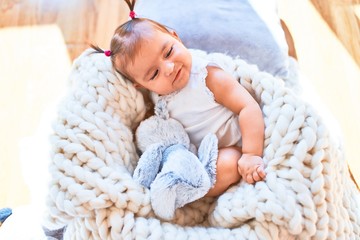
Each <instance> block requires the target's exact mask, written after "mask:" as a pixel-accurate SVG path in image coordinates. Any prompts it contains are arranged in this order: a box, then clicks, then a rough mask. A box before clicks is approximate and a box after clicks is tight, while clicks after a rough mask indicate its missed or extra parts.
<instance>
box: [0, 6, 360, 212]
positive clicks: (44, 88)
mask: <svg viewBox="0 0 360 240" xmlns="http://www.w3.org/2000/svg"><path fill="white" fill-rule="evenodd" d="M126 9H127V8H126V7H125V5H124V3H123V1H119V0H107V1H101V0H72V1H62V0H51V1H50V0H0V83H1V87H0V123H1V124H0V133H1V139H0V208H3V207H11V208H14V207H17V206H21V205H26V204H29V203H30V202H37V201H42V200H43V194H44V193H43V191H42V190H43V189H44V188H46V181H44V179H46V178H45V177H46V175H47V164H48V159H49V152H50V149H49V146H48V140H47V137H48V134H49V133H50V132H51V121H52V120H53V118H54V112H55V111H56V104H57V102H58V101H59V99H60V98H61V97H62V96H63V94H64V92H65V91H66V86H67V78H68V74H69V72H70V69H71V63H72V61H73V60H74V59H75V58H76V57H77V56H79V54H81V52H82V51H84V49H86V48H87V47H88V45H89V43H95V44H98V45H99V46H100V47H103V48H105V49H106V48H108V46H109V40H110V38H111V36H112V33H113V31H114V29H115V27H116V26H118V25H119V24H120V23H122V22H124V21H125V20H127V18H128V14H127V12H126ZM278 11H279V15H280V17H281V18H282V19H283V20H284V21H285V22H286V24H287V26H288V28H289V30H290V32H291V34H292V36H293V38H294V42H295V48H296V51H297V56H298V62H299V67H300V71H301V73H302V74H303V75H304V79H305V80H304V82H303V83H302V84H303V85H304V86H305V87H304V91H305V94H306V93H312V94H311V96H312V99H311V102H312V103H313V104H314V105H317V107H319V108H321V110H322V111H323V112H324V118H326V120H328V121H329V122H331V124H332V127H333V129H334V131H336V132H337V133H338V134H339V137H340V138H342V142H343V144H344V148H345V154H346V159H347V161H348V163H349V166H350V169H351V171H352V173H353V174H354V177H355V178H356V180H357V182H360V160H359V156H360V146H357V144H358V143H360V141H359V140H358V138H359V137H360V124H359V123H360V121H359V119H360V107H359V104H360V30H359V26H360V0H317V1H316V0H278ZM34 186H35V187H34Z"/></svg>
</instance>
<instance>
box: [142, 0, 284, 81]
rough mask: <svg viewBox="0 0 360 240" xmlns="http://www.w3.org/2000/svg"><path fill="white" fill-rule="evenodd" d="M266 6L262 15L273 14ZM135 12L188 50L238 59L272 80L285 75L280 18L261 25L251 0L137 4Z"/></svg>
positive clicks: (146, 1) (163, 0)
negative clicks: (168, 31)
mask: <svg viewBox="0 0 360 240" xmlns="http://www.w3.org/2000/svg"><path fill="white" fill-rule="evenodd" d="M264 1H265V0H264ZM270 2H271V1H270ZM274 4H275V3H274ZM258 5H259V4H258ZM268 5H269V4H267V6H266V4H264V5H262V6H260V7H261V8H263V7H264V8H267V9H265V12H266V11H273V12H274V11H276V7H274V8H273V9H271V8H268ZM262 10H264V9H262ZM135 12H136V14H137V15H138V16H140V17H147V18H150V19H153V20H155V21H158V22H160V23H162V24H164V25H166V26H168V27H170V28H172V29H174V30H175V31H176V32H177V34H178V35H179V37H180V38H181V40H182V41H183V43H184V44H185V46H187V47H188V48H195V49H201V50H204V51H207V52H221V53H226V54H228V55H230V56H232V57H236V56H238V57H240V58H242V59H244V60H246V61H247V62H249V63H252V64H257V65H258V67H259V69H260V70H263V71H267V72H269V73H271V74H273V75H275V76H279V77H284V78H286V76H287V75H288V56H287V46H284V45H281V44H286V41H285V36H284V33H283V31H282V29H281V26H280V23H279V18H278V16H277V15H276V13H275V14H273V15H272V16H274V17H272V18H273V19H272V18H267V21H274V22H272V23H270V24H269V23H268V22H264V20H263V19H266V18H264V16H261V15H260V14H259V13H260V12H259V11H256V9H255V8H254V7H253V5H251V0H250V2H249V1H247V0H212V1H209V0H171V1H170V0H151V1H150V0H138V2H137V4H136V6H135ZM261 14H263V15H264V11H261ZM269 19H270V20H269ZM274 23H275V24H274ZM269 26H273V27H274V26H275V28H276V27H277V28H279V29H275V30H274V29H271V28H269ZM279 33H280V35H279ZM275 35H276V36H275ZM279 39H280V41H279Z"/></svg>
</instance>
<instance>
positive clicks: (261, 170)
mask: <svg viewBox="0 0 360 240" xmlns="http://www.w3.org/2000/svg"><path fill="white" fill-rule="evenodd" d="M256 172H257V174H258V175H259V177H260V178H261V179H264V178H265V176H266V173H265V170H264V165H260V166H258V167H257V168H256Z"/></svg>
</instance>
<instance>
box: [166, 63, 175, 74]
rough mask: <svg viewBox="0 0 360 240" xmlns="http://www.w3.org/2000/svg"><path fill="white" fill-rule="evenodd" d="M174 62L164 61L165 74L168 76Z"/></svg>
mask: <svg viewBox="0 0 360 240" xmlns="http://www.w3.org/2000/svg"><path fill="white" fill-rule="evenodd" d="M174 66H175V64H174V63H173V62H165V75H166V76H167V77H168V76H170V75H171V73H172V72H173V71H174Z"/></svg>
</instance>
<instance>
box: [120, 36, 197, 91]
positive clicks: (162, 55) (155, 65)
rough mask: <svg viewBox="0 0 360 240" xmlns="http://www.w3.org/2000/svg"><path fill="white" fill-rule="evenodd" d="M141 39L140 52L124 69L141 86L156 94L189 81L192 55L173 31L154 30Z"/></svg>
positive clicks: (171, 89) (175, 89)
mask: <svg viewBox="0 0 360 240" xmlns="http://www.w3.org/2000/svg"><path fill="white" fill-rule="evenodd" d="M147 36H148V37H147V38H146V39H143V40H142V42H141V47H140V49H139V53H138V54H136V56H135V59H134V61H133V64H131V63H130V64H128V65H127V72H128V73H129V75H131V76H132V77H133V79H134V80H135V81H136V83H135V85H137V86H140V87H144V88H146V89H148V90H150V91H153V92H155V93H157V94H159V95H166V94H169V93H172V92H174V91H177V90H180V89H181V88H183V87H184V86H186V84H187V83H188V81H189V77H190V70H191V55H190V52H189V51H188V49H186V47H185V46H184V45H183V44H182V43H181V41H180V39H179V38H178V36H177V35H176V33H175V32H174V33H170V34H169V33H165V32H162V31H160V30H153V31H151V32H150V33H148V34H147Z"/></svg>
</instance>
